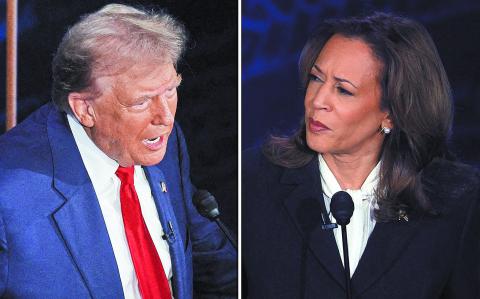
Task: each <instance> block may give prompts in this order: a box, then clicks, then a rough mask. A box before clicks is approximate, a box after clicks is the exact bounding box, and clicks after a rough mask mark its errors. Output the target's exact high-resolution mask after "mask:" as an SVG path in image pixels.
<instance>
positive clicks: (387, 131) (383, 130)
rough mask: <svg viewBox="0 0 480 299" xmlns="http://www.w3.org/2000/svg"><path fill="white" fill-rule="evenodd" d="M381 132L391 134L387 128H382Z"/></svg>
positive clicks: (390, 130)
mask: <svg viewBox="0 0 480 299" xmlns="http://www.w3.org/2000/svg"><path fill="white" fill-rule="evenodd" d="M382 132H383V134H385V135H388V134H390V132H392V129H390V128H387V127H383V128H382Z"/></svg>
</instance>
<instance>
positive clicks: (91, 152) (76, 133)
mask: <svg viewBox="0 0 480 299" xmlns="http://www.w3.org/2000/svg"><path fill="white" fill-rule="evenodd" d="M67 120H68V124H69V125H70V129H71V130H72V134H73V137H74V139H75V143H76V144H77V147H78V150H79V151H80V155H81V157H82V160H83V164H84V165H85V168H86V169H87V172H88V175H89V176H90V180H91V181H92V183H93V184H94V186H95V187H96V189H97V187H98V188H99V190H98V191H100V192H101V190H104V188H107V187H108V186H109V184H110V183H111V179H112V177H113V176H115V172H116V171H117V169H118V163H117V162H116V161H115V160H113V159H111V158H110V157H108V156H107V155H106V154H105V153H104V152H103V151H102V150H101V149H99V148H98V147H97V146H96V145H95V143H94V142H93V141H92V140H91V139H90V137H88V135H87V132H85V129H84V128H83V126H82V125H81V124H80V123H79V122H78V120H77V119H76V118H74V117H73V116H71V115H68V114H67Z"/></svg>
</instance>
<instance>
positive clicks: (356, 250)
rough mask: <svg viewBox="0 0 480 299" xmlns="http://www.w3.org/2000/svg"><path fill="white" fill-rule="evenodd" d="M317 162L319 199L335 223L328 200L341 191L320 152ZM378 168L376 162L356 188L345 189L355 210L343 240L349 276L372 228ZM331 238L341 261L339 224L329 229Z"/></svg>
mask: <svg viewBox="0 0 480 299" xmlns="http://www.w3.org/2000/svg"><path fill="white" fill-rule="evenodd" d="M318 160H319V162H320V163H319V165H320V179H321V182H322V190H323V198H324V200H325V207H326V209H327V213H328V215H329V217H330V221H331V222H332V223H335V219H334V218H333V216H332V215H331V213H330V201H331V200H330V199H331V198H332V196H333V194H335V193H336V192H338V191H342V188H341V187H340V184H339V183H338V181H337V179H336V178H335V176H334V175H333V173H332V171H331V170H330V168H328V165H327V163H326V162H325V160H324V159H323V157H322V155H320V154H319V155H318ZM379 170H380V162H379V163H378V164H377V165H376V166H375V168H373V170H372V171H371V172H370V174H369V175H368V177H367V179H366V180H365V182H364V183H363V185H362V187H361V188H360V189H359V190H351V189H346V190H343V191H346V192H347V193H348V194H350V196H352V199H353V204H354V206H355V209H354V210H353V215H352V218H351V219H350V223H349V224H348V225H347V242H348V255H349V262H350V277H351V276H353V273H354V272H355V269H356V268H357V265H358V262H359V261H360V258H361V256H362V254H363V251H364V250H365V247H366V246H367V241H368V238H369V237H370V234H371V233H372V231H373V228H374V227H375V223H376V221H375V218H374V216H373V211H374V209H375V207H376V201H375V195H374V192H375V188H376V187H377V184H378V173H379ZM333 234H334V235H335V241H336V242H337V247H338V251H339V253H340V257H341V259H342V263H343V245H342V230H341V228H340V227H338V228H336V229H334V230H333Z"/></svg>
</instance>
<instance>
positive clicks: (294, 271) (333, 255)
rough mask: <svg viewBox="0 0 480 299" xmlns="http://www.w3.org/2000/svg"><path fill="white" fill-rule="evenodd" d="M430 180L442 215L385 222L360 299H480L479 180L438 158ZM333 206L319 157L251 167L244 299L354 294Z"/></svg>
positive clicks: (253, 160) (253, 154) (360, 275)
mask: <svg viewBox="0 0 480 299" xmlns="http://www.w3.org/2000/svg"><path fill="white" fill-rule="evenodd" d="M422 182H423V184H424V186H425V188H426V189H427V190H429V191H428V194H429V196H430V198H431V200H432V201H433V205H434V207H435V208H436V209H437V210H439V211H440V212H441V215H440V216H436V217H433V216H424V217H411V218H410V219H409V221H405V220H400V221H393V222H388V223H377V224H376V226H375V229H374V230H373V232H372V234H371V235H370V238H369V240H368V243H367V247H366V249H365V251H364V253H363V255H362V257H361V259H360V262H359V264H358V266H357V269H356V270H355V273H354V275H353V277H352V289H353V298H368V299H373V298H382V299H385V298H387V299H395V298H399V299H411V298H425V299H427V298H428V299H432V298H468V299H472V298H478V296H479V294H478V292H479V281H480V279H479V277H480V276H479V260H480V249H479V248H480V234H479V232H480V206H479V175H478V174H477V172H475V171H474V170H473V168H471V167H469V166H466V165H463V164H460V163H454V162H449V161H444V160H434V161H433V162H432V163H431V164H430V165H429V166H428V167H426V168H425V169H424V171H423V175H422ZM322 209H325V206H324V201H323V197H322V187H321V183H320V173H319V167H318V159H316V158H314V159H312V161H311V162H310V163H308V164H307V165H306V166H304V167H301V168H296V169H287V168H283V167H279V166H276V165H273V164H272V163H270V162H269V161H267V159H266V158H265V157H264V156H263V155H262V154H261V153H260V151H259V150H250V151H247V152H245V153H244V155H243V162H242V210H243V213H242V217H243V219H242V244H243V247H242V248H243V251H242V267H243V269H242V272H243V277H242V279H243V281H242V282H243V296H244V298H245V297H248V298H262V299H268V298H275V299H279V298H289V299H291V298H316V299H318V298H335V299H336V298H346V292H345V282H344V274H343V266H342V262H341V260H340V255H339V252H338V249H337V245H336V243H335V238H334V236H333V232H332V231H331V230H330V231H325V230H322V229H321V224H322V220H321V210H322Z"/></svg>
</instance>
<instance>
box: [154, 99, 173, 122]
mask: <svg viewBox="0 0 480 299" xmlns="http://www.w3.org/2000/svg"><path fill="white" fill-rule="evenodd" d="M152 114H153V121H152V123H153V124H154V125H163V126H170V125H172V124H173V122H174V115H173V113H172V111H171V109H170V106H169V105H168V101H167V99H165V98H164V97H162V96H158V97H157V98H156V99H155V100H154V105H153V111H152Z"/></svg>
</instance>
